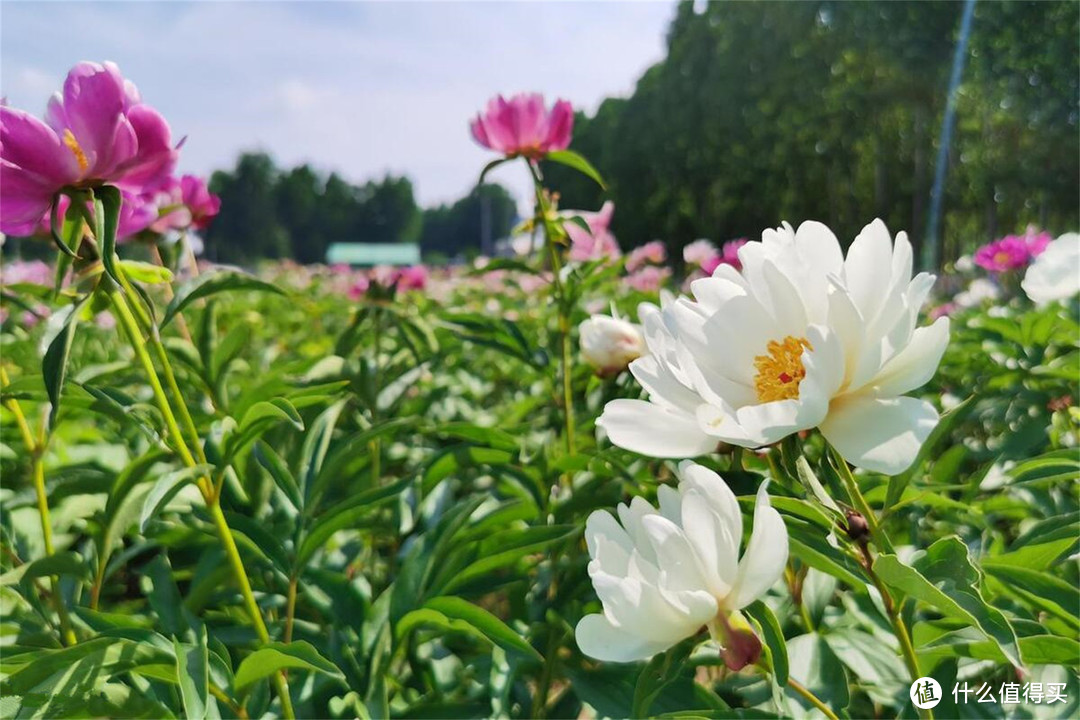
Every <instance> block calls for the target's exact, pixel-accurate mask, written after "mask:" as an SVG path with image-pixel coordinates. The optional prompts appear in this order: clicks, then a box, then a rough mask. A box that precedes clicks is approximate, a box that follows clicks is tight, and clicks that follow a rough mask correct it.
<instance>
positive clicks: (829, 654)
mask: <svg viewBox="0 0 1080 720" xmlns="http://www.w3.org/2000/svg"><path fill="white" fill-rule="evenodd" d="M787 651H788V658H789V661H790V663H791V670H790V673H791V677H792V678H794V679H795V680H798V681H799V683H801V684H802V685H803V687H805V688H806V689H807V690H809V691H810V692H812V693H814V695H817V697H818V698H819V699H820V700H821V701H822V702H824V703H825V704H826V705H828V706H829V707H830V708H832V709H833V711H835V712H838V713H839V711H840V710H843V709H844V708H846V707H847V705H848V702H849V701H850V695H849V694H848V680H847V674H846V673H845V671H844V666H843V664H842V663H841V662H840V659H839V658H838V657H836V654H835V653H834V652H833V651H832V648H830V647H829V644H828V643H827V642H825V638H824V637H822V636H821V635H818V634H817V633H808V634H806V635H799V636H798V637H794V638H792V639H791V640H789V641H788V643H787ZM788 696H789V697H790V698H792V699H794V700H796V701H797V702H799V703H800V704H801V705H802V706H803V707H805V708H806V709H807V710H811V709H812V708H811V706H810V705H809V703H807V701H806V700H804V699H803V698H802V696H800V695H797V694H795V693H794V692H793V691H791V690H789V691H788Z"/></svg>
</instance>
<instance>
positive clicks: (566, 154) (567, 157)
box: [544, 150, 607, 190]
mask: <svg viewBox="0 0 1080 720" xmlns="http://www.w3.org/2000/svg"><path fill="white" fill-rule="evenodd" d="M544 159H545V160H550V161H551V162H556V163H559V164H560V165H565V166H567V167H569V168H573V169H574V170H577V171H578V172H579V173H581V174H583V175H587V176H589V177H590V178H592V179H593V180H594V181H596V184H597V185H599V186H600V187H601V188H603V189H605V190H606V189H607V185H605V184H604V179H603V178H602V177H600V173H599V172H597V170H596V168H594V167H593V166H592V164H591V163H590V162H589V161H588V160H586V159H585V158H584V157H582V156H581V155H580V154H578V153H576V152H574V151H573V150H553V151H552V152H549V153H548V154H547V155H546V156H545V158H544Z"/></svg>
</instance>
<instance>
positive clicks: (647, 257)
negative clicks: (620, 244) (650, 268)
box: [626, 240, 667, 273]
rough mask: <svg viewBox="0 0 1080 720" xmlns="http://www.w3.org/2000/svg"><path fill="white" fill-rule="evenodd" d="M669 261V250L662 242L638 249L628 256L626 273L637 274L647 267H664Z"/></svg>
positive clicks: (647, 244) (648, 244)
mask: <svg viewBox="0 0 1080 720" xmlns="http://www.w3.org/2000/svg"><path fill="white" fill-rule="evenodd" d="M666 260H667V248H665V247H664V243H663V242H662V241H660V240H653V241H652V242H647V243H645V244H644V245H642V246H641V247H636V248H634V249H633V250H631V251H630V254H628V255H627V256H626V272H629V273H632V272H637V271H638V270H640V269H641V268H643V267H644V266H646V265H650V264H651V265H662V264H664V262H665V261H666Z"/></svg>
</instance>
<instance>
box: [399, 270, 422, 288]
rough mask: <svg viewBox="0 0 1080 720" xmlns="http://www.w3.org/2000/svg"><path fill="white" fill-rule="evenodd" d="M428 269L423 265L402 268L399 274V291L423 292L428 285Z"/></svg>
mask: <svg viewBox="0 0 1080 720" xmlns="http://www.w3.org/2000/svg"><path fill="white" fill-rule="evenodd" d="M428 279H429V275H428V269H427V268H426V267H425V266H423V265H412V266H410V267H404V268H401V269H400V270H399V271H398V274H397V288H398V290H423V289H424V288H426V287H427V284H428Z"/></svg>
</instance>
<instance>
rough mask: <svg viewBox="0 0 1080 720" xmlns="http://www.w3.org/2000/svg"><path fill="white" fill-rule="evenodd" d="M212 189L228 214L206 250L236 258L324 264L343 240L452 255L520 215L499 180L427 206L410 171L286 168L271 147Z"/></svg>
mask: <svg viewBox="0 0 1080 720" xmlns="http://www.w3.org/2000/svg"><path fill="white" fill-rule="evenodd" d="M210 189H211V191H213V192H215V193H217V194H218V195H219V196H220V197H221V213H220V215H218V217H217V218H216V219H215V220H214V222H213V223H212V224H211V226H210V227H209V228H208V229H207V231H206V233H205V237H204V240H205V244H206V253H207V256H208V257H209V258H210V259H212V260H215V261H218V262H229V263H250V262H251V261H252V260H255V259H260V258H293V259H295V260H297V261H298V262H302V263H315V262H323V261H324V260H325V258H326V249H327V247H328V246H329V245H330V244H331V243H335V242H365V243H394V242H418V243H420V245H421V248H422V250H423V251H424V253H425V256H427V257H429V258H434V259H438V258H448V257H453V256H456V255H460V254H462V253H465V252H467V251H469V250H470V249H475V248H479V247H480V244H481V241H482V240H483V239H484V238H489V239H494V238H499V237H502V236H504V235H506V233H507V232H508V231H509V230H510V228H511V227H512V225H513V223H514V220H515V215H516V211H515V204H514V200H513V198H512V197H511V196H510V194H509V193H508V192H507V191H506V189H505V188H503V187H501V186H499V185H482V186H479V187H476V188H474V189H473V190H472V191H470V192H469V194H468V195H466V196H465V197H464V198H462V199H461V200H459V201H457V202H455V203H453V204H452V205H440V206H438V207H435V208H430V209H426V210H421V209H420V208H419V207H418V206H417V204H416V199H415V197H414V195H413V186H412V182H411V181H410V180H409V179H408V178H406V177H399V176H394V175H387V176H385V177H383V178H382V179H379V180H370V181H367V182H365V183H363V184H361V185H354V184H351V183H349V182H348V181H347V180H345V179H344V178H342V177H341V176H340V175H338V174H337V173H330V174H329V175H323V174H321V173H319V172H317V171H316V170H314V169H312V168H311V167H310V166H309V165H299V166H297V167H293V168H290V169H286V170H282V169H279V168H277V167H276V166H275V164H274V162H273V160H272V159H271V158H270V156H268V155H266V154H265V153H245V154H243V155H241V156H240V158H239V159H238V160H237V163H236V166H235V167H234V168H233V169H232V170H221V171H217V172H215V173H214V174H213V175H212V176H211V179H210Z"/></svg>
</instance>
